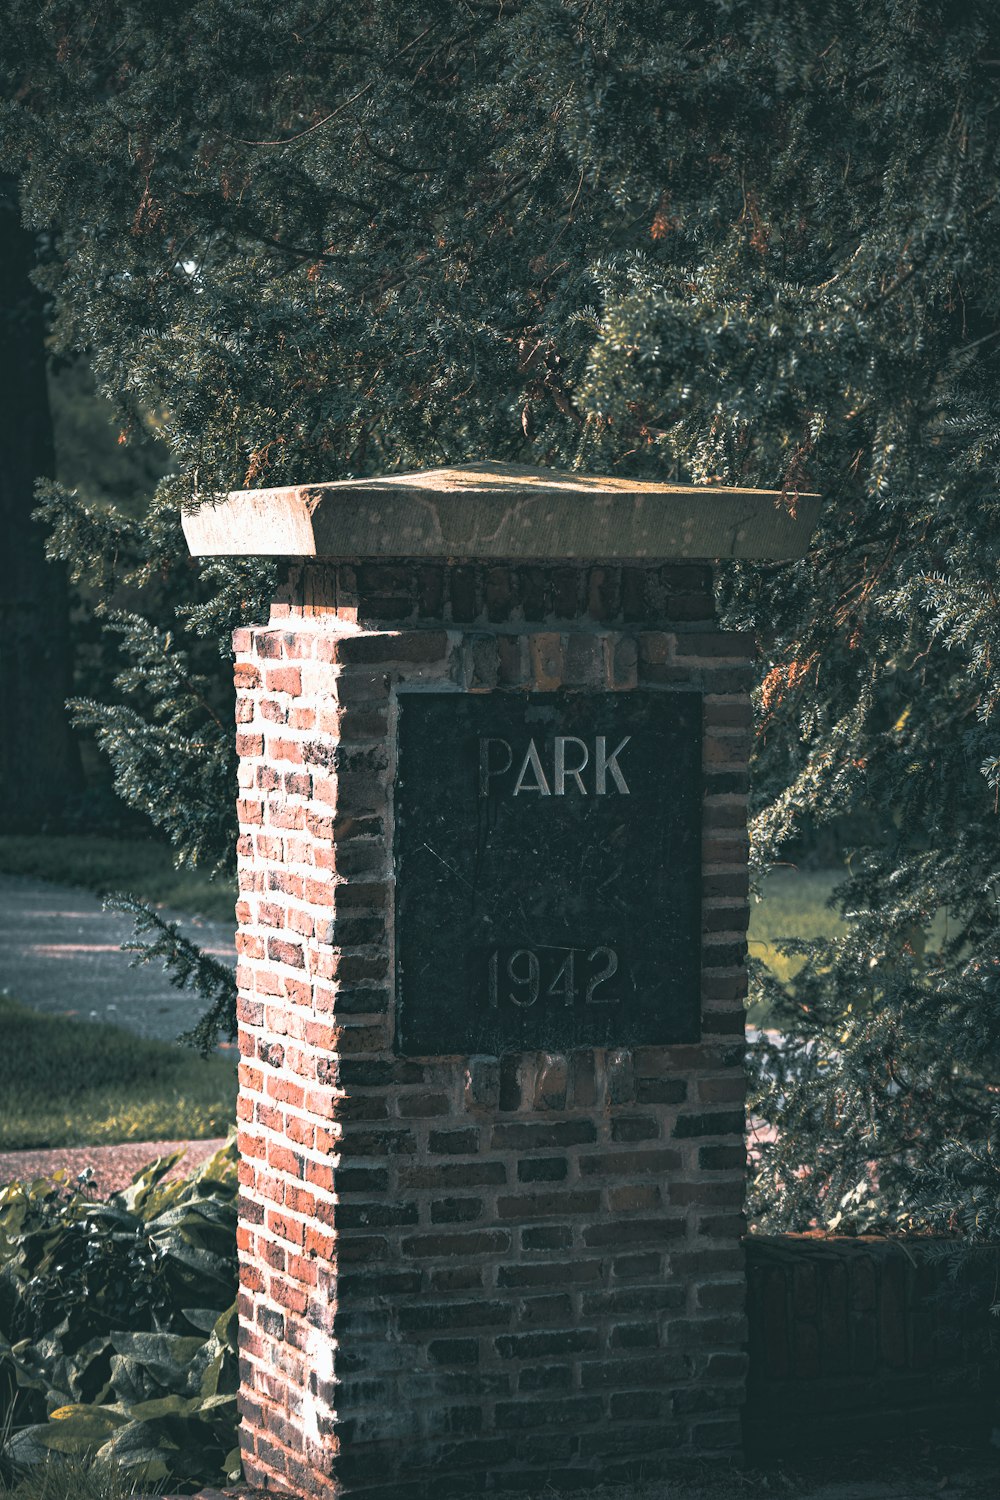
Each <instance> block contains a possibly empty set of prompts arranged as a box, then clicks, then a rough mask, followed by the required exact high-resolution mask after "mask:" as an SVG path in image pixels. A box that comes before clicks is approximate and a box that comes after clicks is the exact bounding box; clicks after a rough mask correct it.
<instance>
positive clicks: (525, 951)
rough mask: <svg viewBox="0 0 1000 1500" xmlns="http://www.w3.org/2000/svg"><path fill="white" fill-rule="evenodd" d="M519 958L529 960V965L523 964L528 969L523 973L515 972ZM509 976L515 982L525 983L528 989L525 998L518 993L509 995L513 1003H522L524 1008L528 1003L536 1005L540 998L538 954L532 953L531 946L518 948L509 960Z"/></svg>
mask: <svg viewBox="0 0 1000 1500" xmlns="http://www.w3.org/2000/svg"><path fill="white" fill-rule="evenodd" d="M519 958H525V959H527V961H528V962H527V965H524V964H522V965H521V968H522V969H526V972H524V973H521V974H518V973H515V970H514V965H515V964H516V963H517V961H518V959H519ZM507 977H508V978H509V979H511V980H512V981H513V983H514V984H517V985H524V986H525V987H526V989H527V994H526V995H525V997H524V998H523V999H522V998H521V997H520V996H518V995H513V994H512V995H508V997H507V998H508V999H509V1000H510V1001H511V1003H512V1004H514V1005H520V1006H521V1007H522V1009H523V1008H524V1007H526V1006H528V1005H534V1003H535V1001H536V1000H537V999H538V954H537V953H532V951H531V949H530V948H518V949H517V950H516V951H515V952H514V953H512V954H511V955H510V958H509V959H508V960H507Z"/></svg>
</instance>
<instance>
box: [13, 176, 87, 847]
mask: <svg viewBox="0 0 1000 1500" xmlns="http://www.w3.org/2000/svg"><path fill="white" fill-rule="evenodd" d="M34 256H35V242H34V236H33V235H32V234H30V233H28V232H27V231H26V230H24V229H23V228H22V227H21V220H20V213H19V209H18V201H17V186H16V184H15V183H14V182H13V181H12V180H11V179H9V178H0V777H2V781H0V785H2V787H3V805H4V815H3V818H2V819H0V830H9V829H11V828H12V827H19V828H38V827H39V826H40V825H41V824H43V823H51V822H53V821H58V819H59V816H60V814H61V813H62V811H63V810H64V807H65V804H66V799H67V797H68V796H69V795H70V794H72V793H75V792H77V791H78V790H79V788H80V780H81V777H80V754H79V748H78V746H77V743H76V740H75V738H74V736H73V734H72V732H71V730H70V727H69V721H68V717H67V713H66V707H65V703H66V698H67V697H68V695H69V693H70V691H71V688H72V657H71V649H70V640H69V603H68V590H67V584H66V570H65V568H64V567H63V566H62V564H58V563H50V562H46V560H45V549H44V532H43V529H42V527H41V526H39V525H38V523H37V522H35V521H33V520H32V519H31V513H32V511H33V509H34V507H35V495H34V486H35V481H36V479H40V478H44V477H51V475H52V474H53V471H54V452H53V439H52V417H51V413H50V411H49V397H48V387H47V384H46V378H45V324H44V314H43V308H42V298H41V296H40V294H39V292H38V291H37V290H36V289H35V287H34V286H33V285H32V283H31V281H30V279H29V273H30V271H31V268H32V265H33V264H34Z"/></svg>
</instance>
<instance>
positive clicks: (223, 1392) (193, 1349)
mask: <svg viewBox="0 0 1000 1500" xmlns="http://www.w3.org/2000/svg"><path fill="white" fill-rule="evenodd" d="M180 1156H181V1153H179V1152H178V1153H175V1154H174V1155H172V1156H168V1157H163V1158H160V1159H159V1160H157V1161H155V1162H153V1163H152V1164H151V1165H150V1166H149V1167H147V1168H146V1169H145V1170H144V1171H143V1172H140V1173H139V1174H138V1175H137V1176H136V1177H135V1178H134V1179H133V1182H132V1184H131V1186H130V1187H128V1188H126V1189H125V1191H124V1192H120V1193H115V1194H113V1195H112V1196H111V1197H110V1198H109V1199H108V1200H107V1201H106V1202H97V1201H94V1200H93V1199H92V1198H91V1197H90V1196H88V1194H87V1191H86V1186H85V1184H78V1185H76V1186H74V1187H65V1186H62V1185H60V1184H58V1183H54V1182H50V1181H39V1182H35V1183H31V1184H27V1183H18V1182H15V1183H12V1184H11V1185H10V1186H8V1187H6V1188H4V1189H3V1190H2V1192H0V1388H2V1387H3V1386H4V1385H6V1387H7V1389H8V1391H9V1393H10V1397H11V1399H12V1402H13V1414H14V1422H13V1435H12V1436H11V1438H10V1439H9V1441H8V1443H7V1457H8V1458H9V1460H11V1461H12V1462H13V1463H15V1464H17V1465H20V1466H25V1465H33V1464H36V1463H40V1462H43V1461H44V1460H45V1458H46V1457H47V1456H48V1455H51V1454H52V1453H58V1454H63V1455H69V1456H71V1457H73V1458H75V1459H81V1460H84V1459H90V1458H93V1459H95V1460H96V1461H97V1462H98V1463H113V1464H115V1465H117V1466H118V1467H119V1468H121V1469H123V1470H125V1471H128V1472H133V1473H135V1474H137V1475H139V1476H141V1478H142V1479H143V1481H144V1482H150V1481H160V1480H164V1481H166V1480H169V1482H170V1483H171V1484H173V1485H177V1484H181V1485H186V1484H197V1483H204V1482H206V1481H209V1480H218V1479H219V1478H220V1477H221V1478H222V1479H225V1478H227V1477H231V1476H232V1475H233V1474H234V1473H235V1472H236V1471H237V1470H238V1468H239V1451H238V1446H237V1440H236V1424H237V1413H236V1390H237V1383H238V1376H237V1352H236V1305H235V1301H234V1299H235V1295H236V1193H237V1183H236V1150H235V1144H234V1142H232V1141H230V1143H229V1144H228V1145H227V1146H226V1147H225V1148H224V1149H223V1150H222V1151H220V1152H218V1153H217V1154H216V1155H215V1156H213V1157H211V1158H210V1159H209V1160H208V1161H207V1162H205V1163H204V1164H203V1165H202V1166H201V1167H200V1168H199V1169H198V1170H197V1171H196V1172H194V1173H192V1174H191V1175H190V1176H188V1177H185V1178H181V1179H179V1180H177V1181H173V1182H166V1181H164V1178H165V1175H166V1173H167V1172H168V1171H169V1170H170V1168H171V1167H172V1166H173V1165H174V1164H175V1163H176V1162H177V1161H178V1160H179V1159H180Z"/></svg>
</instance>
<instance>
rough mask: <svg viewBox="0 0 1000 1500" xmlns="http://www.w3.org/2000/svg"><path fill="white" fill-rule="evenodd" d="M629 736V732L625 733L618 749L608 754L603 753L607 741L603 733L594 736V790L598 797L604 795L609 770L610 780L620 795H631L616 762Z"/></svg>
mask: <svg viewBox="0 0 1000 1500" xmlns="http://www.w3.org/2000/svg"><path fill="white" fill-rule="evenodd" d="M631 738H632V736H631V735H630V734H627V735H626V736H625V738H624V739H623V740H622V742H621V744H620V745H619V746H618V749H617V750H612V752H611V754H610V755H608V754H606V753H605V746H606V744H607V741H606V739H605V737H604V735H603V734H599V735H597V736H596V738H595V742H594V743H595V755H594V781H595V784H596V785H595V790H596V793H597V796H598V797H603V796H604V795H605V791H606V788H605V782H606V780H607V773H608V772H609V771H610V773H611V779H612V781H613V782H614V784H615V786H616V787H617V788H618V790H619V792H621V794H622V796H623V797H630V796H631V795H632V794H631V792H630V791H629V789H628V783H627V782H626V780H625V777H624V776H623V775H622V769H621V766H619V764H618V757H619V755H621V753H622V751H623V750H624V749H625V746H626V745H627V744H628V742H629V740H630V739H631Z"/></svg>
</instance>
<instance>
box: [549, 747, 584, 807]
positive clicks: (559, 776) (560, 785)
mask: <svg viewBox="0 0 1000 1500" xmlns="http://www.w3.org/2000/svg"><path fill="white" fill-rule="evenodd" d="M567 745H577V746H578V747H579V751H580V756H578V757H577V759H578V762H579V763H578V764H577V765H575V766H568V765H567V764H566V746H567ZM581 756H582V759H581V758H580V757H581ZM589 760H590V751H589V750H588V749H587V747H586V745H585V744H584V742H583V740H578V739H577V738H576V736H575V735H573V734H557V735H556V754H555V772H554V775H553V778H552V779H553V781H554V782H555V794H556V796H557V797H562V796H565V793H566V777H567V776H572V778H573V780H574V781H575V782H576V784H577V786H578V787H579V789H580V791H581V792H582V793H583V795H584V796H585V797H586V795H587V788H586V787H585V786H584V784H583V777H582V776H581V775H580V772H581V771H582V770H583V769H584V767H585V766H586V765H587V763H588V761H589Z"/></svg>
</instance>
